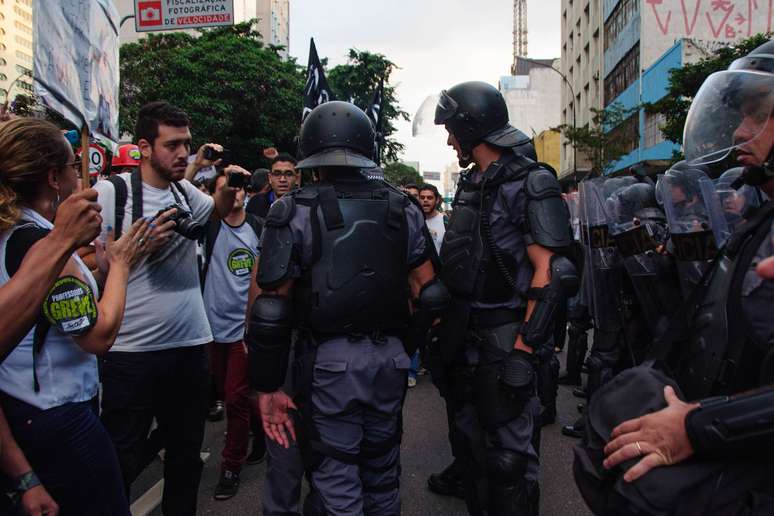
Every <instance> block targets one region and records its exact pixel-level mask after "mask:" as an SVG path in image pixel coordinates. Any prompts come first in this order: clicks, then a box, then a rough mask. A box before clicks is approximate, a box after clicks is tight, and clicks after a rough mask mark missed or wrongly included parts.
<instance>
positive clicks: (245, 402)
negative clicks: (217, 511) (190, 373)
mask: <svg viewBox="0 0 774 516" xmlns="http://www.w3.org/2000/svg"><path fill="white" fill-rule="evenodd" d="M226 170H228V169H226ZM226 170H220V171H219V172H218V173H217V175H216V176H215V178H214V179H213V181H212V182H211V183H210V185H211V186H210V188H211V193H212V194H213V195H215V194H216V193H217V192H218V191H219V190H222V189H223V188H227V187H228V186H233V187H236V186H238V185H239V184H242V185H243V186H246V185H244V182H243V179H244V177H245V176H243V175H230V174H229V173H228V172H226ZM244 201H245V190H244V188H241V189H240V190H239V191H238V192H237V194H236V198H235V199H234V205H233V208H232V209H231V212H230V213H229V214H228V215H227V216H226V217H225V218H224V219H223V220H221V221H211V222H210V223H209V225H208V228H207V235H206V237H205V240H204V248H205V262H204V263H205V265H204V274H203V276H204V306H205V309H206V310H207V319H208V320H209V321H210V327H211V328H212V336H213V341H214V342H213V343H212V344H211V346H210V364H211V366H212V373H213V375H214V377H215V382H216V383H217V386H218V387H219V388H218V389H217V390H218V391H221V392H223V393H224V394H225V396H224V398H225V402H226V442H225V446H224V447H223V452H222V458H223V463H222V467H221V475H220V481H219V482H218V485H217V487H216V488H215V493H214V498H215V499H216V500H226V499H228V498H231V497H232V496H234V495H235V494H236V493H237V491H238V489H239V474H240V472H241V470H242V466H243V465H244V463H245V456H246V455H247V445H248V442H249V439H250V415H251V412H254V411H257V404H256V403H255V401H252V400H251V399H250V397H249V394H250V386H249V384H248V381H247V348H246V347H245V343H244V339H243V337H244V333H245V313H246V310H247V293H248V290H249V288H250V272H251V271H252V269H253V266H254V264H255V262H256V258H257V256H258V252H259V248H260V237H261V231H262V226H261V221H260V220H259V219H258V218H257V217H255V216H253V215H250V214H249V213H247V212H246V211H245V202H244ZM254 442H255V443H256V444H258V445H259V446H260V447H261V448H262V449H261V450H258V452H259V454H261V455H262V454H263V453H265V450H266V443H265V440H264V435H263V431H262V429H260V427H259V431H258V433H257V434H256V435H255V437H254Z"/></svg>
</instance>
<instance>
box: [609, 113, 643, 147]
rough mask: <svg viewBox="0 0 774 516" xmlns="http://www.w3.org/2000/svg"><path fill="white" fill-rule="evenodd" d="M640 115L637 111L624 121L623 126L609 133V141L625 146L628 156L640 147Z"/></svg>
mask: <svg viewBox="0 0 774 516" xmlns="http://www.w3.org/2000/svg"><path fill="white" fill-rule="evenodd" d="M639 122H640V113H639V112H638V111H635V112H634V114H633V115H631V116H630V117H629V118H627V119H626V120H624V121H623V122H622V123H621V125H619V126H618V127H616V128H615V129H613V130H612V131H610V132H609V133H608V139H609V140H610V141H611V142H615V143H616V144H621V145H622V146H623V150H624V152H626V153H627V154H628V153H630V152H632V151H633V150H635V149H636V148H637V147H639V145H640V123H639Z"/></svg>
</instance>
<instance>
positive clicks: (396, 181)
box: [384, 161, 423, 186]
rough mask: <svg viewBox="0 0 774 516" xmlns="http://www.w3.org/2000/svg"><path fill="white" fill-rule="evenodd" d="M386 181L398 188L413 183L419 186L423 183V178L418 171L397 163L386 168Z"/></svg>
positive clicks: (392, 163) (389, 164)
mask: <svg viewBox="0 0 774 516" xmlns="http://www.w3.org/2000/svg"><path fill="white" fill-rule="evenodd" d="M384 179H386V180H387V181H388V182H389V183H391V184H393V185H398V186H405V185H408V184H411V183H413V184H415V185H418V184H420V183H422V182H423V181H422V176H420V175H419V172H418V171H417V169H415V168H414V167H410V166H408V165H405V164H403V163H399V162H397V161H394V162H391V163H388V164H387V165H386V166H385V167H384Z"/></svg>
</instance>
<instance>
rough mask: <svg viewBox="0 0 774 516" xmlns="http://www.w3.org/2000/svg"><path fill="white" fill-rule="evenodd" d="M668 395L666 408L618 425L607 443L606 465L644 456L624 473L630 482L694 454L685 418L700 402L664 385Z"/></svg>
mask: <svg viewBox="0 0 774 516" xmlns="http://www.w3.org/2000/svg"><path fill="white" fill-rule="evenodd" d="M664 399H665V400H666V402H667V407H666V408H664V409H662V410H659V411H658V412H654V413H653V414H648V415H646V416H642V417H638V418H637V419H630V420H629V421H625V422H623V423H621V424H620V425H618V426H617V427H615V429H613V433H612V434H611V435H610V439H611V441H610V442H609V443H608V444H607V446H605V456H606V457H607V458H606V459H605V461H604V462H603V465H604V466H605V468H607V469H611V468H613V467H615V466H617V465H619V464H620V463H622V462H624V461H627V460H630V459H635V458H637V457H642V459H640V461H639V462H637V464H635V465H634V466H632V467H631V468H629V470H628V471H627V472H626V473H625V474H624V477H623V478H624V480H625V481H627V482H634V481H635V480H637V479H638V478H640V477H641V476H643V475H644V474H645V473H647V472H648V471H650V470H651V469H653V468H657V467H659V466H669V465H672V464H677V463H678V462H682V461H684V460H685V459H687V458H688V457H690V456H691V455H693V446H692V445H691V441H690V440H689V439H688V434H687V432H686V430H685V418H686V416H687V415H688V412H690V411H692V410H693V409H695V408H696V407H698V404H696V403H685V402H683V401H680V399H679V398H678V397H677V395H676V394H675V391H674V389H672V387H669V386H667V387H664Z"/></svg>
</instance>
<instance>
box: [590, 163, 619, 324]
mask: <svg viewBox="0 0 774 516" xmlns="http://www.w3.org/2000/svg"><path fill="white" fill-rule="evenodd" d="M618 187H620V181H618V180H617V179H616V178H594V179H588V180H586V181H583V182H581V184H580V208H581V217H580V218H581V221H580V222H581V234H582V240H583V247H584V251H585V254H586V257H587V260H586V271H585V272H586V274H587V275H588V278H589V280H588V281H587V282H585V284H586V285H587V288H588V289H589V292H588V296H589V301H590V304H589V308H590V310H591V313H592V315H593V318H594V323H595V328H596V329H597V331H610V332H615V331H618V330H620V328H621V319H620V314H619V312H618V310H619V308H620V307H619V304H618V294H619V292H620V272H621V266H622V263H621V260H620V257H619V255H618V252H617V249H616V246H615V242H614V241H613V239H612V238H611V236H610V232H609V228H608V216H607V212H606V207H605V201H606V198H607V196H608V195H610V194H612V193H613V192H614V191H615V190H616V189H617V188H618Z"/></svg>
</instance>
